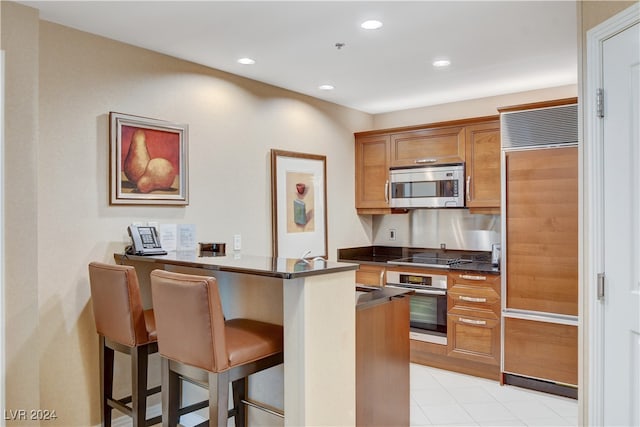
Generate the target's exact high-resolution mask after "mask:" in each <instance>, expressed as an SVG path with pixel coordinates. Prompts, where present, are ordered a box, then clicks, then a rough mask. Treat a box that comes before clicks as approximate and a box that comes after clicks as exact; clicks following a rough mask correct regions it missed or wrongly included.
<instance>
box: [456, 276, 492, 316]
mask: <svg viewBox="0 0 640 427" xmlns="http://www.w3.org/2000/svg"><path fill="white" fill-rule="evenodd" d="M447 295H448V298H449V299H448V304H449V305H448V307H449V310H451V309H455V308H457V307H469V308H484V309H489V310H493V311H496V312H498V313H499V312H500V295H499V294H498V293H497V292H496V291H495V289H493V288H491V287H488V286H471V285H466V284H460V283H455V284H454V285H453V286H452V287H450V288H449V291H448V292H447Z"/></svg>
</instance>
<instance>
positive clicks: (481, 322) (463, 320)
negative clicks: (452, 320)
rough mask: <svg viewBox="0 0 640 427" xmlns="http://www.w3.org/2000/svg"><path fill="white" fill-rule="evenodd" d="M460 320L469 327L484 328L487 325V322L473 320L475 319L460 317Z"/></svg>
mask: <svg viewBox="0 0 640 427" xmlns="http://www.w3.org/2000/svg"><path fill="white" fill-rule="evenodd" d="M458 320H459V321H460V322H462V323H467V324H469V325H478V326H484V325H486V324H487V321H486V320H473V319H465V318H464V317H458Z"/></svg>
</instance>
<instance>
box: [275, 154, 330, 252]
mask: <svg viewBox="0 0 640 427" xmlns="http://www.w3.org/2000/svg"><path fill="white" fill-rule="evenodd" d="M271 210H272V215H271V222H272V234H273V239H272V244H273V248H272V249H273V256H274V257H275V258H278V257H281V258H313V257H322V258H326V257H327V158H326V156H322V155H316V154H305V153H297V152H293V151H283V150H276V149H272V150H271Z"/></svg>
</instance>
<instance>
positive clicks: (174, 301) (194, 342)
mask: <svg viewBox="0 0 640 427" xmlns="http://www.w3.org/2000/svg"><path fill="white" fill-rule="evenodd" d="M151 295H152V298H153V309H154V313H155V318H156V329H157V331H158V351H159V352H160V354H161V355H162V356H164V357H166V358H168V359H171V360H175V361H178V362H181V363H186V364H187V365H191V366H195V367H198V368H201V369H205V370H207V371H210V372H222V371H224V370H226V369H228V368H229V356H228V354H227V345H226V341H225V319H224V314H223V312H222V303H221V302H220V293H219V291H218V283H217V281H216V279H215V278H214V277H206V276H197V275H189V274H181V273H172V272H168V271H164V270H154V271H152V272H151Z"/></svg>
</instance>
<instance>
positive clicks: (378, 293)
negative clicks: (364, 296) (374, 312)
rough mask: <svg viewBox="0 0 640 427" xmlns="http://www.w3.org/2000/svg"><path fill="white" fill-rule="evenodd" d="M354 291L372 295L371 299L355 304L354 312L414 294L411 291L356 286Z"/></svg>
mask: <svg viewBox="0 0 640 427" xmlns="http://www.w3.org/2000/svg"><path fill="white" fill-rule="evenodd" d="M356 291H364V292H370V293H371V294H373V295H372V296H373V297H374V298H372V299H371V300H369V301H363V302H357V303H356V310H364V309H367V308H371V307H375V306H377V305H380V304H384V303H386V302H388V301H391V300H392V299H393V298H398V297H403V296H409V295H412V294H413V293H414V291H413V290H412V289H395V288H394V289H390V288H384V287H383V288H379V289H373V290H372V289H371V288H368V287H361V286H357V285H356Z"/></svg>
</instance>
